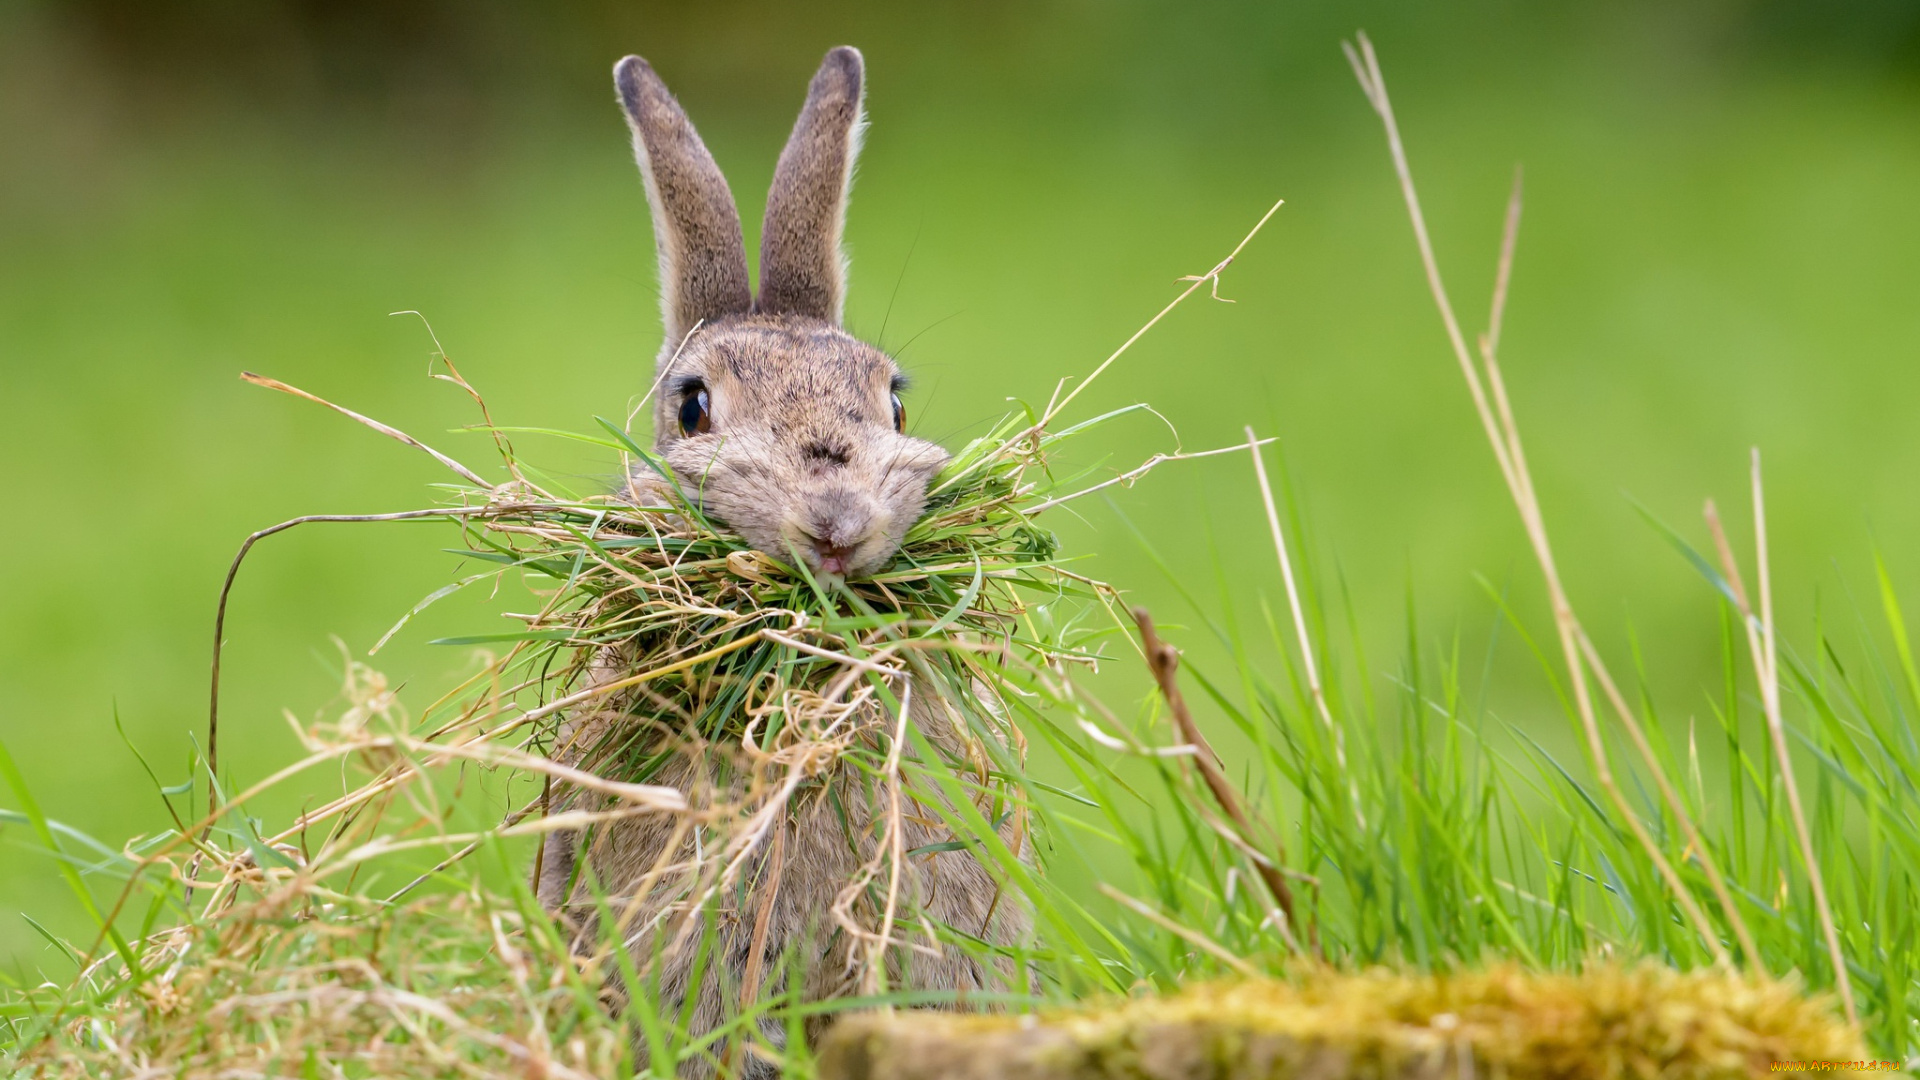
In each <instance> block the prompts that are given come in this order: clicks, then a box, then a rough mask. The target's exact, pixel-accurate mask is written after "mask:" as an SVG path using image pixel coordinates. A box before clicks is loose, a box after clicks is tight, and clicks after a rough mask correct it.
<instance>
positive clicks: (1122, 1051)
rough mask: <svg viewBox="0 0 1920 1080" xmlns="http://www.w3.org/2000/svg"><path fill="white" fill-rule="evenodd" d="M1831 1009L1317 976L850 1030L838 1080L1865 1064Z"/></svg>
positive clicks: (1726, 1070)
mask: <svg viewBox="0 0 1920 1080" xmlns="http://www.w3.org/2000/svg"><path fill="white" fill-rule="evenodd" d="M1866 1056H1867V1055H1866V1053H1865V1050H1864V1048H1863V1047H1862V1046H1861V1044H1860V1040H1859V1036H1858V1034H1857V1033H1855V1032H1854V1031H1853V1030H1852V1029H1850V1028H1849V1027H1846V1026H1844V1025H1842V1024H1841V1023H1840V1022H1839V1020H1838V1018H1837V1017H1835V1016H1834V1015H1833V1011H1832V1009H1831V1007H1830V1006H1829V1004H1828V1003H1826V1002H1823V1001H1818V1000H1815V1001H1809V1000H1808V999H1806V998H1804V997H1802V996H1801V995H1800V993H1799V991H1798V989H1797V988H1796V987H1795V986H1793V985H1791V984H1788V983H1780V982H1774V981H1771V980H1769V979H1767V978H1765V977H1764V976H1759V975H1754V974H1743V973H1736V972H1734V971H1731V970H1728V969H1725V968H1713V969H1703V970H1697V971H1693V972H1684V973H1683V972H1677V971H1674V970H1672V969H1669V968H1665V967H1662V966H1660V965H1657V964H1652V963H1647V964H1643V965H1640V966H1635V967H1622V966H1614V965H1599V966H1595V967H1592V968H1589V969H1588V970H1586V971H1583V972H1580V973H1577V974H1575V973H1541V972H1530V971H1526V970H1523V969H1521V968H1518V967H1514V966H1501V967H1495V968H1491V969H1487V970H1483V971H1466V972H1454V973H1448V974H1427V975H1417V974H1405V973H1398V972H1391V971H1385V970H1373V971H1363V972H1338V971H1333V970H1330V969H1327V968H1322V967H1310V966H1303V968H1302V969H1301V970H1300V971H1299V972H1298V973H1297V974H1296V975H1294V976H1293V977H1291V978H1289V979H1287V980H1285V981H1277V980H1267V979H1246V980H1239V981H1228V982H1216V983H1203V984H1200V985H1197V986H1192V987H1189V988H1187V989H1185V990H1183V991H1181V992H1180V993H1177V994H1174V995H1171V996H1168V997H1141V998H1135V999H1132V1000H1124V1001H1115V1002H1095V1003H1091V1004H1088V1005H1086V1006H1082V1007H1079V1008H1074V1009H1067V1010H1061V1011H1057V1012H1053V1013H1043V1014H1041V1015H1040V1016H1039V1017H1038V1018H1037V1019H1036V1018H1034V1017H991V1016H976V1017H968V1016H951V1015H937V1014H926V1013H921V1014H901V1015H898V1016H893V1017H881V1016H863V1017H854V1018H850V1019H848V1020H845V1021H843V1022H842V1023H841V1024H840V1026H839V1027H838V1028H836V1029H835V1030H834V1031H833V1032H832V1034H831V1035H830V1036H829V1037H828V1040H827V1042H826V1044H825V1046H823V1048H822V1054H821V1076H822V1080H1215V1078H1219V1077H1288V1078H1290V1080H1360V1078H1372V1080H1414V1078H1419V1080H1471V1078H1474V1077H1481V1076H1493V1077H1503V1078H1505V1080H1646V1078H1656V1077H1657V1078H1660V1080H1739V1078H1744V1077H1750V1076H1754V1075H1757V1074H1762V1073H1765V1072H1767V1071H1768V1068H1769V1065H1770V1064H1771V1063H1772V1062H1775V1061H1792V1060H1807V1059H1817V1060H1828V1061H1836V1060H1837V1061H1856V1060H1860V1059H1862V1058H1864V1057H1866Z"/></svg>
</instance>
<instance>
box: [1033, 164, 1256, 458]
mask: <svg viewBox="0 0 1920 1080" xmlns="http://www.w3.org/2000/svg"><path fill="white" fill-rule="evenodd" d="M1286 201H1287V200H1285V199H1278V200H1276V201H1275V202H1274V204H1273V205H1272V206H1270V207H1268V208H1267V212H1266V213H1264V214H1262V215H1260V220H1259V221H1256V222H1254V224H1253V228H1251V229H1249V230H1247V235H1245V236H1243V237H1241V238H1240V242H1239V243H1238V244H1235V245H1234V246H1233V250H1232V251H1230V252H1228V253H1227V257H1226V258H1224V259H1221V260H1220V261H1219V262H1217V263H1215V264H1214V267H1213V269H1211V270H1209V271H1207V272H1206V273H1204V274H1189V275H1187V276H1185V277H1181V278H1178V279H1176V280H1179V281H1188V282H1192V284H1190V285H1188V286H1187V287H1186V288H1185V289H1184V290H1182V291H1181V293H1180V295H1178V296H1176V297H1174V298H1173V299H1172V300H1170V301H1168V302H1167V306H1166V307H1163V308H1161V309H1160V312H1159V314H1157V315H1155V316H1154V317H1153V318H1151V319H1148V320H1147V321H1146V324H1145V325H1143V326H1142V327H1140V329H1138V330H1135V331H1134V332H1133V336H1132V337H1129V338H1128V339H1127V340H1126V341H1124V342H1121V343H1120V347H1119V348H1117V349H1115V350H1113V353H1112V355H1110V356H1108V357H1107V358H1106V359H1105V360H1102V361H1100V366H1099V367H1096V368H1094V369H1093V371H1092V373H1090V374H1089V375H1088V376H1087V377H1086V378H1084V379H1082V380H1080V385H1079V386H1076V387H1074V388H1073V389H1072V390H1071V391H1070V392H1068V394H1067V395H1066V396H1065V397H1060V396H1059V394H1058V392H1057V391H1056V392H1055V395H1054V400H1052V401H1049V402H1048V403H1047V408H1046V411H1045V412H1043V413H1042V414H1041V415H1040V421H1039V422H1038V423H1036V424H1035V425H1034V426H1033V430H1034V431H1041V430H1044V429H1045V428H1046V426H1047V425H1048V424H1050V423H1052V422H1053V420H1054V418H1055V417H1057V416H1059V415H1060V414H1061V413H1062V412H1063V411H1065V410H1066V407H1067V406H1068V405H1070V404H1072V402H1073V399H1074V398H1077V397H1079V396H1080V394H1081V392H1082V391H1084V390H1085V389H1086V388H1087V387H1089V386H1092V385H1093V381H1094V380H1095V379H1098V378H1099V377H1100V376H1101V375H1102V374H1103V373H1105V372H1106V370H1107V369H1108V368H1109V367H1112V366H1113V362H1114V361H1115V360H1118V359H1120V357H1121V356H1122V355H1123V354H1125V353H1126V351H1127V350H1128V349H1131V348H1133V343H1134V342H1136V341H1139V340H1140V339H1141V338H1143V337H1145V336H1146V335H1147V331H1149V330H1151V329H1153V328H1154V326H1155V325H1156V324H1158V323H1159V322H1160V320H1161V319H1164V318H1166V317H1167V314H1168V313H1169V312H1171V311H1172V310H1173V309H1174V308H1177V307H1179V306H1180V304H1181V302H1182V301H1184V300H1185V299H1186V298H1187V297H1189V296H1192V295H1193V294H1194V293H1196V292H1198V291H1199V290H1200V286H1202V285H1207V284H1211V285H1212V287H1213V298H1214V299H1215V300H1220V301H1223V302H1225V303H1229V304H1230V303H1232V302H1233V301H1231V300H1227V299H1226V298H1225V297H1223V296H1221V295H1220V275H1221V273H1222V272H1223V271H1225V270H1226V268H1227V267H1229V266H1232V265H1233V260H1235V259H1237V258H1239V257H1240V252H1242V251H1244V250H1246V246H1247V245H1248V244H1250V243H1252V242H1253V238H1254V237H1255V236H1258V235H1259V234H1260V230H1261V229H1263V228H1265V227H1266V224H1267V219H1268V218H1271V217H1272V216H1273V215H1274V214H1275V213H1277V212H1278V211H1279V209H1280V208H1281V207H1282V206H1284V205H1286ZM1016 441H1017V440H1016Z"/></svg>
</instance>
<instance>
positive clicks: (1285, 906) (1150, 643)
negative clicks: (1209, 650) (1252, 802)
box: [1133, 607, 1300, 952]
mask: <svg viewBox="0 0 1920 1080" xmlns="http://www.w3.org/2000/svg"><path fill="white" fill-rule="evenodd" d="M1133 621H1134V624H1135V625H1136V626H1138V627H1139V628H1140V646H1141V649H1142V650H1143V651H1144V652H1145V654H1146V658H1147V668H1148V670H1150V671H1152V672H1153V679H1154V682H1156V683H1158V684H1159V685H1160V696H1161V697H1164V698H1165V699H1166V701H1167V711H1168V712H1169V713H1171V714H1172V716H1173V726H1174V730H1175V731H1177V732H1178V733H1179V735H1180V739H1181V740H1182V741H1183V742H1185V743H1187V744H1188V745H1190V746H1192V747H1194V748H1195V751H1196V752H1195V753H1194V754H1193V755H1192V758H1193V764H1194V768H1196V769H1198V770H1199V771H1200V778H1201V779H1202V780H1204V781H1205V782H1206V785H1207V790H1208V791H1210V792H1212V794H1213V799H1214V801H1215V802H1217V803H1219V804H1220V811H1221V813H1224V814H1226V815H1227V818H1228V819H1229V820H1230V821H1232V822H1233V824H1234V827H1235V828H1237V829H1239V830H1240V835H1241V836H1243V837H1245V838H1246V839H1247V841H1248V842H1249V843H1251V842H1252V841H1253V838H1254V835H1255V834H1254V831H1253V823H1252V822H1251V821H1250V820H1248V818H1247V812H1246V810H1244V809H1243V808H1242V807H1241V805H1240V797H1239V795H1238V794H1236V793H1235V792H1234V790H1233V784H1232V782H1230V781H1229V780H1228V779H1227V777H1226V774H1225V773H1223V772H1221V771H1220V759H1219V756H1218V755H1217V754H1215V753H1214V752H1213V746H1212V744H1210V743H1208V742H1207V737H1206V736H1205V735H1202V734H1201V733H1200V726H1199V725H1198V724H1196V723H1194V722H1193V713H1192V712H1190V711H1189V710H1188V709H1187V699H1186V697H1185V696H1184V695H1183V694H1181V693H1180V680H1179V670H1180V652H1179V650H1177V649H1175V648H1174V647H1173V646H1171V645H1169V644H1167V643H1166V642H1164V641H1162V640H1160V634H1159V632H1158V631H1156V630H1155V629H1154V626H1153V616H1152V615H1151V614H1149V613H1148V612H1147V609H1146V608H1142V607H1137V608H1134V609H1133ZM1272 843H1273V853H1274V858H1273V859H1272V860H1271V861H1267V860H1260V859H1255V860H1252V862H1253V867H1254V872H1255V873H1257V874H1259V875H1260V880H1261V882H1262V883H1264V884H1265V885H1266V887H1267V891H1268V892H1269V893H1271V894H1272V895H1273V901H1274V903H1276V904H1278V905H1279V906H1280V913H1281V915H1282V916H1284V918H1285V925H1283V926H1282V927H1281V928H1280V929H1281V933H1282V936H1284V937H1285V938H1286V939H1287V943H1288V944H1289V945H1290V946H1292V947H1293V949H1294V950H1295V951H1296V952H1297V951H1299V949H1300V943H1299V940H1298V939H1297V938H1296V937H1295V936H1294V930H1295V928H1296V927H1297V926H1298V923H1299V920H1298V919H1297V918H1296V916H1295V914H1294V907H1293V889H1292V887H1291V886H1289V885H1288V884H1287V878H1286V875H1285V874H1283V873H1281V871H1280V866H1279V864H1280V863H1283V862H1285V861H1286V846H1285V845H1284V844H1283V843H1281V841H1280V840H1279V839H1278V838H1275V839H1274V840H1273V841H1272Z"/></svg>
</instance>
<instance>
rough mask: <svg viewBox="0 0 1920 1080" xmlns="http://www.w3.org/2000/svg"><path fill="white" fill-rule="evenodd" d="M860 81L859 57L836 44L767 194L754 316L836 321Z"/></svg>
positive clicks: (862, 122) (859, 129)
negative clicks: (841, 241) (800, 317)
mask: <svg viewBox="0 0 1920 1080" xmlns="http://www.w3.org/2000/svg"><path fill="white" fill-rule="evenodd" d="M865 82H866V80H865V63H864V62H863V61H862V60H861V58H860V50H858V49H855V48H853V47H851V46H847V45H842V46H840V47H839V48H837V49H834V50H833V51H832V52H829V53H828V54H827V58H826V60H825V61H824V62H822V63H821V65H820V70H819V71H818V72H816V73H815V74H814V76H813V83H812V85H810V86H809V87H808V88H807V103H806V105H804V106H803V107H802V108H801V109H800V119H799V120H798V121H797V122H796V123H795V124H794V125H793V135H792V136H791V137H790V138H788V139H787V148H786V149H785V150H782V151H781V152H780V165H779V167H778V168H776V169H775V170H774V173H773V188H772V190H771V191H770V192H769V193H768V195H767V217H766V221H765V223H764V224H763V225H762V226H761V232H760V301H759V304H758V305H756V306H757V308H758V310H760V311H766V312H771V313H775V314H792V315H807V316H810V317H812V318H816V319H824V320H826V321H827V322H830V323H834V324H835V325H838V324H839V322H840V313H841V308H842V306H843V305H844V304H845V303H846V294H847V268H846V259H845V257H844V256H843V255H842V253H841V250H840V234H841V232H842V231H843V230H844V228H845V227H846V223H847V192H848V189H849V188H850V187H852V185H853V162H854V159H855V158H856V157H858V156H859V154H860V136H861V134H862V133H863V131H864V130H865V129H866V116H865V112H864V110H863V109H862V108H861V97H862V94H863V93H864V90H865Z"/></svg>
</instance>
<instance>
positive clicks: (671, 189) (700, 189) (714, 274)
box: [613, 56, 753, 348]
mask: <svg viewBox="0 0 1920 1080" xmlns="http://www.w3.org/2000/svg"><path fill="white" fill-rule="evenodd" d="M613 84H614V86H615V87H616V88H618V89H619V91H620V104H621V106H622V107H623V108H625V109H626V113H627V124H628V126H630V127H631V128H633V156H634V158H635V160H637V161H638V162H639V163H640V175H641V177H643V178H644V179H645V180H646V185H647V206H648V207H649V208H651V209H652V211H653V238H654V246H655V247H656V248H657V249H658V251H659V256H660V317H661V319H662V321H664V322H665V323H666V329H667V337H666V341H667V346H668V347H669V348H673V347H675V346H677V345H678V344H679V343H680V339H681V338H682V337H684V336H685V335H686V333H687V331H689V330H691V329H693V327H694V326H695V325H696V324H697V323H699V321H700V320H702V319H709V320H710V319H713V318H715V317H717V316H720V315H734V314H740V313H744V312H746V311H747V310H749V309H750V308H751V307H752V306H753V294H752V291H751V290H750V288H749V287H748V285H747V248H746V244H745V242H744V241H743V240H742V239H741V237H740V212H739V211H738V210H736V209H734V205H733V192H732V191H730V190H728V188H727V180H726V177H724V176H721V175H720V167H719V166H717V165H715V164H714V163H713V155H712V154H709V153H707V147H706V144H705V143H703V142H701V141H700V136H699V134H698V133H696V132H695V131H694V130H693V124H692V123H691V122H689V121H688V120H687V114H686V113H685V112H683V111H682V110H681V108H680V103H679V102H677V101H675V100H673V95H672V94H670V93H668V92H667V86H666V84H665V83H663V82H661V81H660V76H658V75H656V74H654V71H653V68H652V67H651V66H649V65H648V64H647V62H646V61H645V60H642V59H640V58H639V57H637V56H629V57H627V58H626V59H624V60H622V61H620V62H619V63H618V64H616V65H614V68H613Z"/></svg>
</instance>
